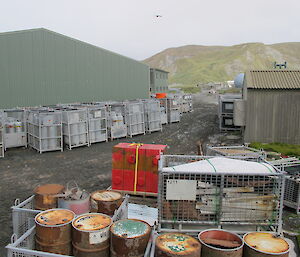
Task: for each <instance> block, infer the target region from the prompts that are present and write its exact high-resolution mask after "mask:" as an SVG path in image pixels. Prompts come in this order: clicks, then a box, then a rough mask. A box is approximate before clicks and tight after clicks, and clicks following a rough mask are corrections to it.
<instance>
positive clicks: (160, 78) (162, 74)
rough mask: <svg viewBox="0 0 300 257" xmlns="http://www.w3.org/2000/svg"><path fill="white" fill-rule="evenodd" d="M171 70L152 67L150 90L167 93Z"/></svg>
mask: <svg viewBox="0 0 300 257" xmlns="http://www.w3.org/2000/svg"><path fill="white" fill-rule="evenodd" d="M168 74H169V72H167V71H164V70H160V69H156V68H151V69H150V91H151V93H159V92H162V93H165V92H167V91H168Z"/></svg>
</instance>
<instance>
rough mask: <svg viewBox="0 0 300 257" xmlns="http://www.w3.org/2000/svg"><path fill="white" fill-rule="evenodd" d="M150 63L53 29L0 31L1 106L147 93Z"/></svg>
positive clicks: (142, 95)
mask: <svg viewBox="0 0 300 257" xmlns="http://www.w3.org/2000/svg"><path fill="white" fill-rule="evenodd" d="M149 87H150V72H149V67H148V66H147V65H146V64H143V63H141V62H138V61H136V60H133V59H130V58H127V57H124V56H121V55H119V54H115V53H113V52H110V51H107V50H105V49H102V48H99V47H96V46H94V45H91V44H88V43H85V42H82V41H79V40H76V39H73V38H70V37H67V36H64V35H61V34H58V33H55V32H52V31H49V30H47V29H43V28H41V29H32V30H24V31H16V32H6V33H0V109H1V108H11V107H16V106H20V107H21V106H36V105H51V104H57V103H72V102H88V101H102V100H104V101H105V100H125V99H135V98H148V97H149Z"/></svg>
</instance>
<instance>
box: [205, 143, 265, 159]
mask: <svg viewBox="0 0 300 257" xmlns="http://www.w3.org/2000/svg"><path fill="white" fill-rule="evenodd" d="M206 155H207V156H229V157H230V156H244V157H245V158H246V159H247V160H253V161H259V160H260V159H264V158H265V157H266V154H265V152H264V151H263V150H257V149H254V148H251V147H247V146H244V145H236V146H210V145H207V146H206Z"/></svg>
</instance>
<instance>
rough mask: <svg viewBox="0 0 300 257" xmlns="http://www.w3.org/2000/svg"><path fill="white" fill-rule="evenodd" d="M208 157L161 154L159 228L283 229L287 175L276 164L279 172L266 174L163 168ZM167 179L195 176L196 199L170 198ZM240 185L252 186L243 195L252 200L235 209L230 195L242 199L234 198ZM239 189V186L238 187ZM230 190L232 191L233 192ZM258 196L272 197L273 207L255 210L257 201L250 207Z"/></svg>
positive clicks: (168, 229) (243, 230)
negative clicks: (180, 170) (167, 195)
mask: <svg viewBox="0 0 300 257" xmlns="http://www.w3.org/2000/svg"><path fill="white" fill-rule="evenodd" d="M209 158H212V157H209V156H182V155H173V156H172V155H162V156H161V159H160V162H159V172H160V175H159V186H158V190H159V191H158V210H159V213H158V223H159V224H158V231H159V232H171V231H177V232H178V231H180V232H190V233H191V232H199V230H203V229H207V228H223V229H227V230H231V231H234V232H237V233H244V232H248V231H253V230H271V231H274V232H276V233H278V234H280V233H282V207H283V195H284V182H285V176H284V174H283V173H281V172H280V171H279V170H278V169H276V168H275V167H274V169H275V171H276V173H273V174H267V175H266V174H262V173H257V174H255V173H251V174H250V173H249V174H246V173H244V174H242V175H241V174H239V175H236V174H234V173H220V172H207V173H197V172H191V171H188V170H187V171H185V172H176V171H163V168H164V167H172V166H175V165H179V164H184V163H189V162H192V161H199V160H208V159H209ZM234 159H241V160H245V157H243V156H242V157H237V156H236V157H234ZM261 161H262V162H263V160H261ZM168 179H171V180H173V179H177V180H178V179H184V180H194V181H195V180H196V181H197V182H196V183H197V192H198V193H197V198H196V202H194V201H185V200H182V201H180V200H178V201H176V200H167V199H166V183H167V180H168ZM201 182H202V183H201ZM251 185H252V186H251ZM202 187H204V188H202ZM206 187H207V188H206ZM240 187H241V188H246V187H250V188H251V187H253V189H252V191H251V192H250V191H249V193H247V194H248V195H244V196H243V197H249V199H250V202H249V204H247V203H246V207H243V208H244V209H242V208H241V207H238V206H237V205H236V206H234V209H232V205H231V204H229V202H230V201H231V199H232V201H236V200H235V199H240V198H234V197H237V196H235V195H233V194H232V193H234V192H235V193H236V192H239V191H238V190H240V189H239V188H240ZM203 189H204V191H203ZM236 189H238V190H237V191H236ZM201 190H202V191H201ZM205 190H207V191H205ZM213 190H215V192H213ZM210 191H211V192H210ZM199 192H201V193H199ZM241 192H242V191H241ZM247 192H248V191H247ZM230 193H231V194H232V195H230ZM252 194H253V195H252ZM238 196H239V195H238ZM239 197H240V196H239ZM258 197H260V199H262V202H263V203H265V200H264V199H266V198H269V197H270V198H272V201H273V203H272V208H271V209H268V208H270V207H268V206H267V205H266V206H267V207H266V208H267V209H266V210H267V212H266V211H265V210H264V209H262V210H261V211H260V210H256V208H257V207H256V206H257V205H256V204H255V202H254V203H253V204H254V205H253V207H252V208H251V205H250V203H251V201H256V200H257V199H258ZM200 198H201V199H200ZM243 199H244V198H243ZM254 199H255V200H254ZM258 200H259V199H258ZM205 201H207V203H210V205H208V204H207V205H206V206H202V205H201V203H205ZM239 201H241V200H239ZM243 201H244V200H243ZM247 201H249V200H247ZM268 202H271V201H270V200H268V201H267V203H268ZM196 203H200V207H199V208H198V206H196ZM243 204H245V202H244V203H242V205H243ZM273 204H274V205H273ZM191 207H193V208H194V209H193V208H191ZM248 209H249V210H248ZM202 211H203V212H202ZM265 213H267V214H265ZM231 215H232V216H231ZM253 215H257V217H256V216H255V218H253V217H254V216H253ZM252 216H253V217H252ZM262 217H266V219H264V220H263V219H262Z"/></svg>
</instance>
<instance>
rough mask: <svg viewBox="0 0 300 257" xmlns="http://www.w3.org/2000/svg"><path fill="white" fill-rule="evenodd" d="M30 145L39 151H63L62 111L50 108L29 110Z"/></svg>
mask: <svg viewBox="0 0 300 257" xmlns="http://www.w3.org/2000/svg"><path fill="white" fill-rule="evenodd" d="M27 136H28V145H29V146H30V147H32V148H33V149H35V150H37V151H38V152H39V153H43V152H49V151H63V138H62V113H61V112H59V111H55V110H50V109H48V110H47V109H41V110H28V111H27Z"/></svg>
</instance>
